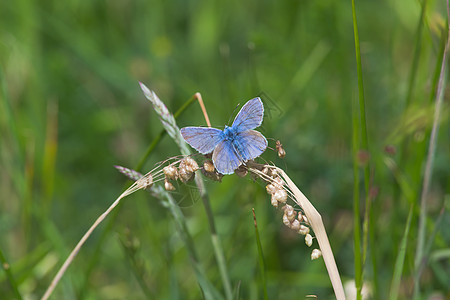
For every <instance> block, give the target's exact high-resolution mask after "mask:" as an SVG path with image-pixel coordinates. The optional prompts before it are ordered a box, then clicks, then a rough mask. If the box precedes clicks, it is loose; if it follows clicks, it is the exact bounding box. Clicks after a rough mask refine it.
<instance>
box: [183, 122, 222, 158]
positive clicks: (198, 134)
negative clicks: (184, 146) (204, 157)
mask: <svg viewBox="0 0 450 300" xmlns="http://www.w3.org/2000/svg"><path fill="white" fill-rule="evenodd" d="M181 135H182V136H183V138H184V140H185V141H186V142H187V143H188V144H189V145H191V147H192V148H194V149H195V150H197V151H198V152H200V153H201V154H207V153H211V152H212V151H213V150H214V148H216V146H217V144H218V143H219V142H220V141H221V140H222V130H220V129H216V128H211V127H184V128H181Z"/></svg>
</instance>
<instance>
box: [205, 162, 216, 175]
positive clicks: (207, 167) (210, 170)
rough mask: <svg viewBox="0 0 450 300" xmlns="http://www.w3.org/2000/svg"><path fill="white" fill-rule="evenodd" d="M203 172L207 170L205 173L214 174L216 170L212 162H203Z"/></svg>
mask: <svg viewBox="0 0 450 300" xmlns="http://www.w3.org/2000/svg"><path fill="white" fill-rule="evenodd" d="M203 170H205V172H207V173H213V172H214V171H215V170H216V168H215V167H214V163H213V162H212V160H205V161H204V162H203Z"/></svg>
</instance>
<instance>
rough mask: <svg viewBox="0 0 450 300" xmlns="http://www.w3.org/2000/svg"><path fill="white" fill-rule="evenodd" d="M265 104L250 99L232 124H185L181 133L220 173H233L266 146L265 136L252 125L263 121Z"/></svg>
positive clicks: (259, 153)
mask: <svg viewBox="0 0 450 300" xmlns="http://www.w3.org/2000/svg"><path fill="white" fill-rule="evenodd" d="M263 115H264V106H263V104H262V101H261V99H260V98H254V99H252V100H249V101H248V102H247V103H246V104H245V105H244V106H243V107H242V109H241V110H240V111H239V113H238V114H237V116H236V118H235V119H234V122H233V124H232V126H225V128H224V130H220V129H217V128H209V127H185V128H182V129H181V135H182V136H183V138H184V139H185V140H186V142H188V144H189V145H191V146H192V147H193V148H194V149H196V150H197V151H199V152H200V153H202V154H207V153H211V152H212V153H213V155H212V159H213V163H214V166H215V167H216V169H217V171H218V172H219V173H221V174H232V173H233V172H234V170H236V169H237V168H238V167H239V166H240V165H241V164H243V163H245V162H247V161H249V160H251V159H254V158H256V157H258V156H260V155H261V154H262V153H263V152H264V151H265V150H266V148H267V140H266V138H265V137H264V136H263V135H262V134H261V133H259V132H258V131H256V130H253V129H254V128H256V127H258V126H260V125H261V123H262V119H263Z"/></svg>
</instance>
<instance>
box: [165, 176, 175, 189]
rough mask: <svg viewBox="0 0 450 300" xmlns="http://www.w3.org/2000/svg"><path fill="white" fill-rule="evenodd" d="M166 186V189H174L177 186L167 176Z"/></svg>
mask: <svg viewBox="0 0 450 300" xmlns="http://www.w3.org/2000/svg"><path fill="white" fill-rule="evenodd" d="M164 188H165V189H166V191H174V190H175V186H174V185H173V184H172V182H170V181H169V180H168V179H167V178H166V179H165V180H164Z"/></svg>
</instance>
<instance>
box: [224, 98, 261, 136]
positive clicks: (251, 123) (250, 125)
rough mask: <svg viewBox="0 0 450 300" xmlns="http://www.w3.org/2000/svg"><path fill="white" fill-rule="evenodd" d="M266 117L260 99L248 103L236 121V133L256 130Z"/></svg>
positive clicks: (234, 126)
mask: <svg viewBox="0 0 450 300" xmlns="http://www.w3.org/2000/svg"><path fill="white" fill-rule="evenodd" d="M263 116H264V106H263V103H262V101H261V99H260V98H259V97H257V98H253V99H252V100H249V101H247V103H245V104H244V106H242V108H241V110H240V111H239V113H238V114H237V116H236V118H235V119H234V122H233V125H232V127H233V128H234V129H235V130H236V132H241V131H245V130H249V129H255V128H256V127H258V126H260V125H261V123H262V120H263Z"/></svg>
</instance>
